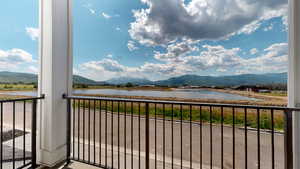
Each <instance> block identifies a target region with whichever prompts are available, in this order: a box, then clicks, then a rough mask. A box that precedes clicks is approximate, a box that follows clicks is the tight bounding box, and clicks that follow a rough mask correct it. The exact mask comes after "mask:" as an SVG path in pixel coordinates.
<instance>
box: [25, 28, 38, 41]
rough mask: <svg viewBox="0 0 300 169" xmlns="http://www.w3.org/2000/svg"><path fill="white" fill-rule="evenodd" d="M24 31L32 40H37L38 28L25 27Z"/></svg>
mask: <svg viewBox="0 0 300 169" xmlns="http://www.w3.org/2000/svg"><path fill="white" fill-rule="evenodd" d="M26 33H27V35H29V36H30V38H31V39H32V40H38V38H39V36H40V30H39V29H38V28H33V27H27V28H26Z"/></svg>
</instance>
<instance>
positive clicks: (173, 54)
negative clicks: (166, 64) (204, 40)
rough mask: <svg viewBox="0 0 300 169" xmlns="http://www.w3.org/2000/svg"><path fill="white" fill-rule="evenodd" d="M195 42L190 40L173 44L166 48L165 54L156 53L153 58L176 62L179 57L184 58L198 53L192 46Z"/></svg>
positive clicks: (196, 48)
mask: <svg viewBox="0 0 300 169" xmlns="http://www.w3.org/2000/svg"><path fill="white" fill-rule="evenodd" d="M195 43H196V42H195V41H191V40H185V41H182V42H178V43H173V44H170V45H168V46H167V52H166V53H161V52H156V53H155V55H154V58H156V59H158V60H161V61H168V60H169V61H171V60H172V61H176V60H177V59H179V58H180V57H183V56H186V55H187V54H189V53H191V52H195V51H198V50H199V48H198V47H196V46H194V44H195Z"/></svg>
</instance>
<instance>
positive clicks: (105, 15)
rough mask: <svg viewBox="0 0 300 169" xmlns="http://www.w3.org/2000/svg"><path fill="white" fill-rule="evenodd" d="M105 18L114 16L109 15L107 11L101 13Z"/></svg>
mask: <svg viewBox="0 0 300 169" xmlns="http://www.w3.org/2000/svg"><path fill="white" fill-rule="evenodd" d="M101 15H102V16H103V17H104V18H105V19H110V18H111V17H112V16H110V15H108V14H107V13H105V12H102V14H101Z"/></svg>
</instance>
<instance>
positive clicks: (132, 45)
mask: <svg viewBox="0 0 300 169" xmlns="http://www.w3.org/2000/svg"><path fill="white" fill-rule="evenodd" d="M127 48H128V50H129V51H134V50H138V49H139V48H138V47H137V46H136V44H135V42H134V41H132V40H130V41H128V43H127Z"/></svg>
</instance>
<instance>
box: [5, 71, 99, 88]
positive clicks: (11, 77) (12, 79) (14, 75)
mask: <svg viewBox="0 0 300 169" xmlns="http://www.w3.org/2000/svg"><path fill="white" fill-rule="evenodd" d="M37 81H38V76H37V75H36V74H31V73H18V72H7V71H5V72H0V83H24V84H29V83H37ZM73 82H74V83H75V84H89V85H94V84H98V82H96V81H94V80H91V79H88V78H85V77H82V76H78V75H74V76H73Z"/></svg>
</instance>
